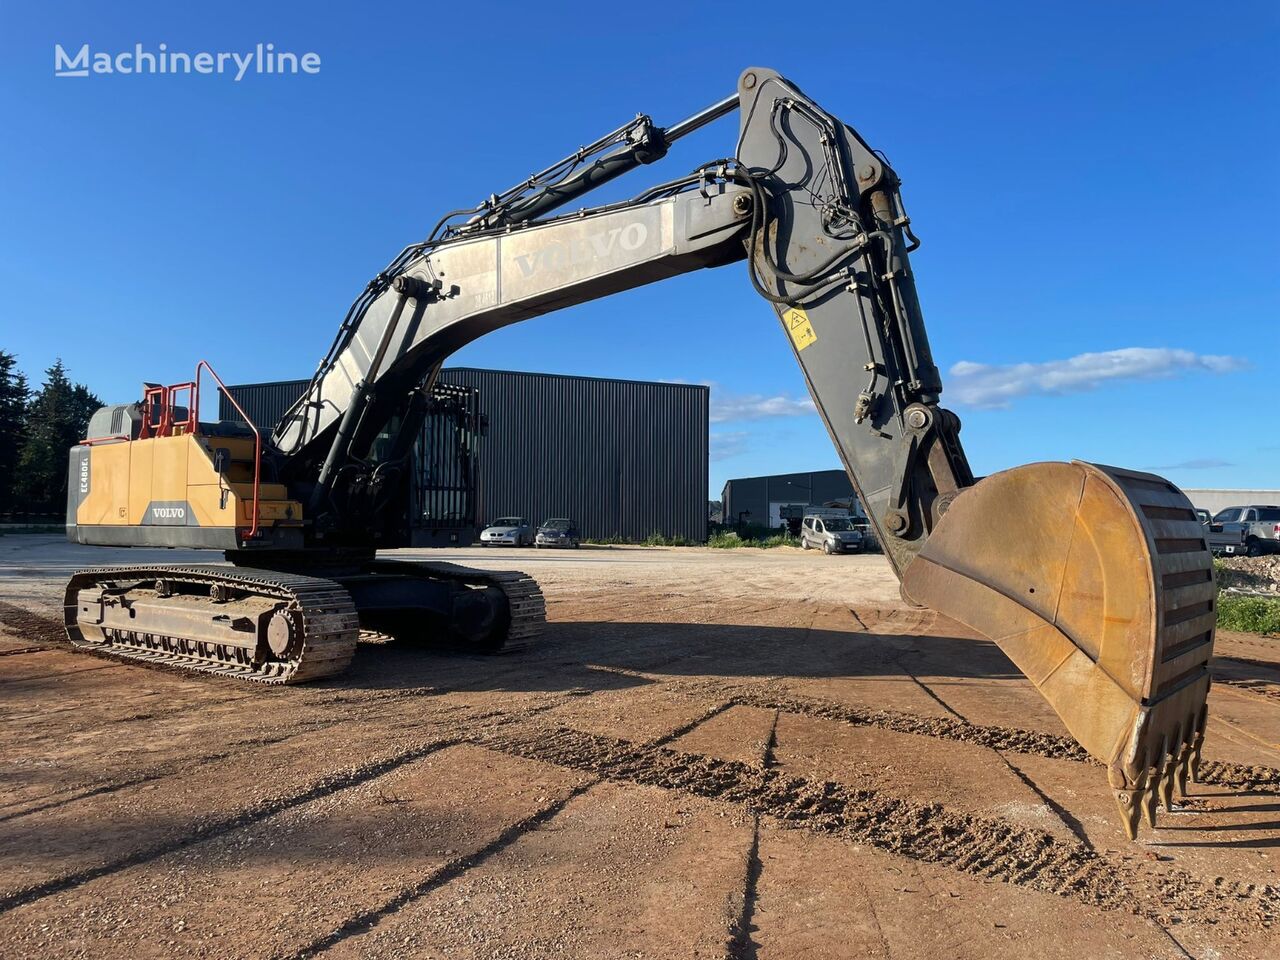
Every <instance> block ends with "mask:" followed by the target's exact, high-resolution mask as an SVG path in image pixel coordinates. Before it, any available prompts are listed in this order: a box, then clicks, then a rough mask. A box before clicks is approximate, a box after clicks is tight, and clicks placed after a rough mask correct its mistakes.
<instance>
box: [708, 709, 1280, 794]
mask: <svg viewBox="0 0 1280 960" xmlns="http://www.w3.org/2000/svg"><path fill="white" fill-rule="evenodd" d="M725 695H726V697H727V699H728V701H729V703H730V704H737V705H741V706H747V707H763V708H765V709H775V710H782V711H784V712H786V713H798V714H803V715H805V716H809V717H815V718H817V719H821V720H836V721H839V722H841V723H849V724H853V725H854V726H870V727H878V728H880V729H883V730H892V731H895V732H897V733H911V734H915V735H917V736H922V737H933V738H935V739H940V740H957V741H960V742H963V743H973V744H977V745H979V746H984V747H989V748H991V749H993V750H996V751H1002V750H1008V751H1011V752H1013V753H1025V754H1029V755H1032V756H1037V757H1047V758H1049V759H1051V760H1071V761H1073V762H1076V763H1087V764H1091V765H1094V766H1098V767H1101V766H1102V764H1100V763H1098V761H1096V760H1094V759H1093V758H1092V757H1090V756H1089V754H1088V753H1087V752H1086V751H1085V749H1084V748H1083V747H1081V746H1080V745H1079V744H1078V743H1076V742H1075V741H1074V740H1072V739H1071V738H1070V737H1059V736H1055V735H1054V734H1051V733H1040V732H1036V731H1031V730H1020V729H1017V728H1016V727H1001V726H993V725H985V724H976V723H970V722H969V721H967V720H963V719H960V718H958V717H957V718H956V719H949V718H945V717H924V716H920V715H918V714H911V713H900V712H897V711H893V710H867V709H863V708H859V707H852V706H848V705H846V704H842V703H837V702H835V701H830V700H822V699H819V698H812V697H796V696H792V695H789V694H785V693H778V692H775V691H770V690H767V689H763V688H760V689H750V690H738V691H736V692H729V691H727V690H726V691H725ZM1199 782H1200V783H1204V784H1210V785H1213V786H1219V787H1228V788H1231V789H1234V790H1257V791H1260V792H1263V793H1274V794H1280V769H1277V768H1275V767H1267V766H1261V765H1257V764H1253V765H1246V764H1242V763H1226V762H1224V761H1220V760H1206V761H1204V762H1203V764H1202V765H1201V767H1200V779H1199Z"/></svg>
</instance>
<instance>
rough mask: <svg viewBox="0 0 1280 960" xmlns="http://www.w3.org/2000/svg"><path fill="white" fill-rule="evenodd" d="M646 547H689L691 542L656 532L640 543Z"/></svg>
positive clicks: (683, 538) (691, 544)
mask: <svg viewBox="0 0 1280 960" xmlns="http://www.w3.org/2000/svg"><path fill="white" fill-rule="evenodd" d="M640 542H641V543H642V544H644V545H645V546H646V547H691V546H693V541H692V540H689V539H687V538H685V537H679V536H676V537H669V536H667V535H666V534H665V533H659V532H658V531H657V530H655V531H653V533H651V534H649V535H648V536H647V537H645V538H644V539H643V540H641V541H640Z"/></svg>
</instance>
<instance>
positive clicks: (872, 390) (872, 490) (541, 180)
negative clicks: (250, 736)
mask: <svg viewBox="0 0 1280 960" xmlns="http://www.w3.org/2000/svg"><path fill="white" fill-rule="evenodd" d="M734 110H737V111H738V114H739V121H740V122H739V128H738V136H737V141H736V144H735V145H734V148H733V151H732V153H731V154H729V155H727V156H725V157H724V158H721V159H716V160H713V161H711V162H709V163H705V164H703V165H701V166H700V167H698V168H697V169H695V170H693V171H692V172H690V173H688V174H686V175H683V176H679V177H677V178H676V179H673V180H669V181H667V182H664V183H661V184H659V185H656V186H652V187H650V188H648V189H646V190H644V191H643V192H642V193H640V194H638V195H637V196H635V197H634V198H633V199H630V200H625V201H620V202H608V203H603V204H601V205H597V206H592V207H585V208H581V209H576V210H572V211H571V212H564V211H563V210H562V208H564V207H565V206H566V205H567V204H570V203H571V202H573V201H574V200H576V199H578V198H579V197H582V196H584V195H585V194H587V193H588V192H590V191H592V190H594V189H596V188H598V187H600V186H602V185H604V184H606V183H608V182H610V181H613V180H614V179H615V178H617V177H619V176H621V175H623V174H625V173H627V172H629V171H632V170H635V169H636V168H637V167H641V166H647V165H650V164H654V163H657V162H658V161H660V160H661V159H662V158H663V157H664V155H665V154H666V153H667V151H668V148H669V147H670V146H671V144H673V143H675V142H676V141H677V140H679V139H680V138H682V137H685V136H687V135H689V134H690V133H692V132H694V131H695V130H698V129H700V128H702V127H704V126H705V125H707V124H710V123H712V122H713V121H715V120H717V119H719V118H721V117H723V116H725V115H727V114H729V113H731V112H732V111H734ZM899 185H900V181H899V178H898V175H897V174H896V173H895V172H894V170H893V169H892V168H891V167H890V165H889V163H888V162H887V160H886V158H885V157H884V155H883V154H882V153H880V152H878V151H876V150H874V149H872V148H871V147H870V146H869V145H868V144H867V142H866V141H865V140H863V138H862V137H861V136H860V135H859V134H858V132H857V131H855V130H854V129H853V128H851V127H849V126H847V125H846V124H844V123H843V122H841V121H840V120H838V119H836V118H835V117H833V116H831V115H830V114H828V113H827V112H825V111H824V110H823V109H822V108H821V107H820V106H818V104H817V103H815V102H814V101H813V100H811V99H810V98H809V97H807V96H806V95H805V94H804V93H803V92H801V90H800V89H799V88H798V87H797V86H796V85H795V84H794V83H792V82H791V81H789V80H787V79H785V78H784V77H782V76H781V75H779V74H778V73H776V72H774V71H773V70H769V69H765V68H760V67H752V68H749V69H747V70H745V71H744V72H743V73H742V74H741V76H740V78H739V80H738V85H737V90H736V92H735V93H733V94H732V95H731V96H729V97H726V98H725V99H723V100H721V101H720V102H718V103H715V104H713V105H711V106H709V107H707V108H706V109H704V110H702V111H700V112H699V113H697V114H695V115H693V116H690V117H688V118H687V119H685V120H683V121H681V122H679V123H676V124H673V125H671V126H667V127H659V126H657V125H655V124H654V122H653V121H652V119H651V118H650V117H648V116H646V115H639V116H637V117H636V118H635V119H634V120H631V121H628V122H626V123H624V124H623V125H621V126H619V127H618V128H617V129H615V130H613V131H612V132H610V133H608V134H606V135H605V136H603V137H601V138H599V139H598V140H596V141H594V142H592V143H591V144H589V145H587V146H584V147H581V148H579V149H578V150H576V151H574V152H573V153H571V154H569V155H568V156H566V157H565V158H563V159H561V160H560V161H558V162H556V163H554V164H552V165H551V166H549V167H547V168H546V169H544V170H542V171H540V172H538V173H535V174H533V175H531V176H530V177H528V179H526V180H524V181H522V182H520V183H518V184H516V185H515V186H514V187H511V188H510V189H508V190H506V191H505V192H503V193H499V194H493V195H491V196H490V197H489V198H488V199H487V200H485V201H484V202H482V203H480V204H479V205H477V206H475V207H472V208H467V209H461V210H455V211H453V212H451V213H449V214H447V215H445V216H444V217H443V218H441V220H440V221H439V223H438V224H437V225H436V226H435V228H434V229H433V230H432V231H431V233H430V234H429V235H428V236H427V239H425V240H423V241H421V242H417V243H413V244H411V245H409V246H407V247H405V248H404V249H403V250H402V251H401V252H400V253H399V255H398V256H396V257H395V259H393V260H392V261H391V263H390V264H388V266H387V267H386V268H385V269H384V270H383V271H382V272H380V273H379V274H378V275H377V276H376V277H374V278H373V280H371V281H370V282H369V284H368V286H367V287H366V288H365V289H364V290H363V292H362V293H361V294H360V296H359V297H357V298H356V300H355V302H354V303H353V304H352V305H351V307H350V309H349V310H348V312H347V314H346V317H345V319H344V320H343V322H342V324H341V326H340V328H339V330H338V333H337V336H336V338H335V340H334V342H333V344H332V346H331V347H330V349H329V351H328V353H327V354H326V355H325V356H324V358H323V359H322V360H321V362H320V364H319V365H318V367H317V369H316V372H315V374H314V376H313V377H312V378H311V380H310V382H309V384H308V386H307V388H306V390H305V392H304V393H303V395H302V396H301V398H300V399H299V400H298V401H297V402H296V403H295V404H294V405H293V406H292V407H291V408H290V409H289V410H288V411H287V412H286V413H285V414H284V416H283V417H282V418H281V419H280V421H279V422H278V423H276V424H275V426H274V429H272V430H271V432H270V433H269V434H267V435H264V433H263V431H262V430H260V429H259V428H258V427H256V426H254V425H252V424H249V425H248V426H244V425H237V426H232V425H230V424H229V423H227V422H219V423H213V424H209V423H202V422H201V421H200V420H199V416H198V412H199V406H200V402H199V392H200V383H201V380H202V378H203V375H204V374H205V373H208V374H210V375H211V376H212V377H213V378H214V379H215V380H216V379H217V377H216V374H214V373H213V371H212V369H211V368H210V367H209V366H208V364H207V363H204V362H203V361H202V362H201V364H200V366H199V367H198V368H197V373H196V378H195V380H194V381H190V382H187V383H183V384H176V385H172V386H158V385H149V386H147V387H146V388H145V390H144V396H143V399H142V401H141V402H139V403H132V404H123V405H116V406H113V407H106V408H104V409H103V410H101V411H99V412H98V414H96V415H95V417H94V419H93V421H92V423H91V428H90V433H91V434H96V435H91V436H89V437H87V438H86V439H85V440H84V441H82V442H81V443H80V444H78V445H77V446H75V447H74V448H73V449H72V450H71V453H70V468H71V472H70V478H71V479H70V483H69V490H68V520H67V522H68V537H69V538H70V539H71V540H72V541H75V542H79V543H84V544H109V545H116V546H126V545H127V546H147V547H157V546H164V547H201V548H208V549H221V550H223V551H224V555H225V558H226V559H227V560H228V561H230V565H225V564H218V565H187V566H179V565H140V566H131V567H106V568H100V569H90V570H82V571H79V572H77V573H75V574H74V575H73V576H72V577H71V580H70V582H69V584H68V586H67V590H66V597H65V611H66V612H65V618H66V629H67V634H68V636H69V638H70V642H71V643H72V644H74V645H75V646H76V647H77V648H86V649H89V650H92V651H94V652H97V653H98V654H100V655H104V656H110V657H116V658H121V659H125V660H132V661H139V662H147V663H157V664H164V665H168V666H170V667H176V668H181V669H186V670H190V671H204V672H208V673H213V674H220V675H223V676H228V677H236V678H241V679H244V680H252V681H258V682H262V683H268V684H280V683H299V682H302V681H308V680H315V679H318V678H321V677H330V676H333V675H335V674H338V673H341V672H342V671H343V670H344V669H345V668H346V666H347V664H348V663H349V661H350V660H351V657H352V653H353V651H354V649H355V646H356V642H357V637H358V631H359V628H360V625H361V623H362V622H369V621H373V620H376V619H377V618H378V617H380V616H391V615H399V616H401V617H407V618H408V619H409V620H410V621H411V622H412V623H413V624H414V625H415V629H416V630H417V631H418V632H419V633H423V632H426V633H432V634H433V635H438V636H439V637H441V638H447V639H448V640H449V642H451V643H455V644H460V645H462V646H463V647H465V648H467V649H471V650H475V651H496V650H499V649H502V648H503V647H504V646H508V645H511V644H513V643H523V642H528V641H529V640H530V639H531V638H533V637H535V636H536V635H537V633H538V631H539V629H540V627H541V624H542V621H543V619H544V602H543V598H542V595H541V593H540V591H539V588H538V585H537V584H536V582H534V581H533V580H532V579H531V578H529V577H527V576H525V575H523V574H520V573H493V572H486V571H480V570H472V569H468V568H466V567H461V566H456V565H452V564H447V563H430V562H406V561H402V560H390V559H379V558H378V556H377V553H376V552H377V550H379V549H380V548H391V547H398V546H404V545H406V544H408V543H409V542H410V540H409V531H408V523H407V519H406V510H405V509H404V507H403V504H404V503H405V485H406V483H407V482H408V480H407V474H408V470H407V466H406V465H407V462H408V460H409V457H410V453H411V451H412V448H413V443H414V439H415V437H416V436H417V435H418V432H419V429H420V427H421V425H422V423H423V418H424V417H425V416H426V415H427V413H428V411H429V409H430V408H431V404H432V388H433V386H434V384H435V381H436V377H437V374H438V372H439V370H440V368H441V365H442V363H443V362H444V361H445V359H446V358H447V357H448V356H449V355H450V354H452V353H453V352H454V351H456V350H458V349H459V348H460V347H462V346H463V345H465V344H467V343H470V342H471V341H473V340H475V339H476V338H478V337H480V336H483V335H484V334H486V333H488V332H490V331H492V330H496V329H498V328H499V327H503V326H507V325H509V324H513V323H517V322H519V321H521V320H526V319H529V318H530V317H536V316H539V315H541V314H545V313H548V312H550V311H554V310H559V309H562V308H564V307H568V306H571V305H574V304H579V303H583V302H586V301H591V300H596V299H599V298H602V297H606V296H609V295H610V294H614V293H618V292H620V291H623V290H628V289H631V288H634V287H638V286H640V285H642V284H649V283H654V282H657V281H659V280H664V279H666V278H668V277H674V276H678V275H680V274H685V273H689V272H691V271H694V270H699V269H702V268H707V267H722V266H726V265H730V264H734V263H738V262H743V261H745V264H746V274H747V279H748V281H749V282H750V283H751V285H752V287H753V288H754V289H755V291H756V292H757V293H758V294H759V295H760V296H761V297H762V298H763V299H764V300H766V301H767V302H768V303H769V304H770V305H772V307H773V309H774V311H775V312H776V314H777V316H778V319H779V320H780V321H781V324H782V328H783V331H784V333H785V336H786V340H787V342H788V344H789V346H790V349H791V351H792V352H793V353H794V355H795V358H796V360H797V361H798V363H799V365H800V369H801V370H802V372H803V374H804V377H805V380H806V382H807V385H808V388H809V391H810V393H811V395H812V397H813V401H814V404H815V405H816V407H817V410H818V413H819V414H820V416H821V418H822V420H823V422H824V424H825V425H826V427H827V430H828V432H829V433H830V435H831V439H832V441H833V443H834V444H835V447H836V450H837V451H838V453H839V455H840V458H841V461H842V462H843V465H844V467H845V469H846V471H847V472H848V474H849V477H850V480H851V481H852V484H853V487H854V489H855V491H856V492H857V496H858V498H859V500H860V502H861V503H862V505H863V506H864V508H865V511H866V514H867V517H868V519H869V521H870V522H871V524H873V525H874V527H875V529H876V533H877V536H878V539H879V541H880V543H881V544H882V545H883V549H884V552H885V555H886V556H887V558H888V561H889V563H890V564H891V565H892V567H893V570H894V572H895V573H896V574H897V576H898V578H899V579H900V581H901V587H902V594H903V597H904V599H905V600H906V601H907V602H909V603H911V604H913V605H916V606H920V607H929V608H932V609H934V610H936V611H939V612H940V613H942V614H944V615H945V616H947V617H950V618H952V619H954V620H956V621H959V622H960V623H963V624H965V625H967V626H968V627H970V628H972V629H973V630H975V631H977V632H978V633H980V634H982V635H984V636H986V637H988V638H990V639H991V640H992V641H994V642H995V643H996V644H997V645H999V647H1000V648H1001V649H1002V650H1003V651H1004V652H1005V653H1006V654H1007V655H1008V657H1009V658H1010V659H1011V660H1012V661H1013V663H1014V664H1015V665H1016V666H1017V667H1018V669H1019V670H1021V671H1022V673H1024V674H1025V675H1026V676H1027V677H1028V678H1029V679H1030V680H1031V682H1032V683H1033V684H1034V685H1035V687H1036V688H1037V689H1038V690H1039V691H1040V693H1041V694H1042V695H1043V696H1044V697H1045V698H1046V699H1047V700H1048V701H1049V703H1050V704H1051V705H1052V707H1053V708H1054V710H1055V711H1056V712H1057V713H1058V715H1059V716H1060V717H1061V719H1062V721H1063V723H1064V724H1065V725H1066V727H1067V729H1068V730H1069V731H1070V732H1071V734H1072V736H1074V737H1075V738H1076V740H1078V741H1079V743H1080V744H1081V745H1082V746H1083V748H1084V749H1085V750H1086V751H1088V753H1089V754H1091V755H1092V756H1093V757H1094V758H1096V759H1097V760H1099V761H1100V762H1101V763H1102V764H1103V765H1104V766H1105V767H1106V770H1107V774H1108V780H1109V784H1110V787H1111V789H1112V790H1113V791H1114V793H1115V797H1116V800H1117V804H1118V806H1119V811H1120V817H1121V821H1122V824H1123V826H1124V829H1125V831H1126V833H1127V834H1128V836H1129V837H1130V838H1131V839H1132V838H1134V837H1136V835H1137V829H1138V825H1139V821H1140V819H1145V820H1146V821H1147V823H1148V824H1149V825H1151V826H1154V825H1155V817H1156V808H1157V805H1158V804H1161V805H1163V806H1164V808H1165V809H1166V810H1168V809H1171V808H1172V805H1173V802H1174V801H1173V797H1174V791H1175V788H1177V789H1178V790H1179V791H1180V792H1182V793H1185V791H1186V786H1187V780H1188V778H1192V779H1194V778H1195V777H1196V775H1197V771H1198V768H1199V765H1200V754H1201V747H1202V743H1203V740H1204V732H1205V722H1206V716H1207V698H1208V691H1209V683H1210V677H1209V670H1208V662H1209V658H1210V655H1211V653H1212V650H1213V640H1214V624H1215V590H1216V585H1215V581H1214V572H1213V563H1212V560H1211V557H1210V553H1209V551H1208V550H1207V549H1206V545H1205V540H1204V532H1203V529H1202V527H1201V525H1200V523H1199V521H1198V520H1197V518H1196V513H1195V510H1194V508H1193V507H1192V505H1191V503H1190V502H1189V501H1188V500H1187V498H1186V497H1185V496H1184V495H1183V494H1182V493H1181V491H1179V490H1178V489H1177V487H1175V486H1174V485H1173V484H1172V483H1170V482H1169V481H1167V480H1164V479H1162V478H1161V477H1158V476H1154V475H1152V474H1149V473H1140V472H1135V471H1132V470H1125V469H1119V468H1116V467H1111V466H1103V465H1101V464H1094V463H1085V462H1080V461H1071V462H1054V463H1033V464H1029V465H1026V466H1021V467H1016V468H1014V469H1010V470H1006V471H1003V472H1001V473H996V474H993V475H990V476H987V477H984V478H982V479H981V480H980V481H978V482H975V478H974V475H973V473H972V471H971V470H970V467H969V464H968V462H967V461H966V458H965V454H964V451H963V449H962V447H961V444H960V420H959V419H958V418H957V416H956V415H955V414H954V413H952V412H951V411H949V410H946V409H944V408H943V407H941V406H940V405H939V399H940V394H941V392H942V382H941V378H940V376H939V373H938V369H937V367H936V366H935V364H934V361H933V358H932V355H931V353H930V348H929V342H928V338H927V336H926V332H925V326H924V320H923V316H922V313H921V308H920V304H919V301H918V299H917V295H916V288H915V282H914V279H913V275H912V270H911V264H910V260H909V256H910V254H911V253H912V252H913V251H915V250H916V249H917V248H918V247H919V245H920V241H919V240H918V239H917V237H916V235H915V233H914V232H913V230H912V225H911V220H910V218H909V217H908V216H907V213H906V210H905V207H904V205H903V200H902V196H901V192H900V189H899ZM217 383H218V385H219V387H221V388H222V389H224V390H225V387H222V384H221V381H220V380H218V381H217ZM184 401H185V402H184ZM244 419H245V420H247V419H248V418H244Z"/></svg>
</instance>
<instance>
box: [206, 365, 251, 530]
mask: <svg viewBox="0 0 1280 960" xmlns="http://www.w3.org/2000/svg"><path fill="white" fill-rule="evenodd" d="M202 370H208V371H209V376H211V377H213V379H214V382H215V383H217V384H218V388H219V389H220V390H221V391H222V393H223V395H224V396H225V397H226V398H227V399H228V400H229V401H231V406H233V407H235V408H236V413H238V414H240V417H241V419H242V420H244V422H245V423H246V424H248V426H249V429H250V430H252V431H253V526H252V527H250V528H249V536H250V537H256V536H257V535H258V483H259V481H260V480H261V478H262V433H261V432H260V431H259V430H258V427H257V425H256V424H255V423H254V422H253V421H252V420H250V419H249V415H248V414H247V413H245V412H244V408H243V407H241V406H240V404H239V403H237V402H236V398H235V397H233V396H232V395H231V391H230V390H228V389H227V385H226V384H225V383H223V382H222V378H221V377H219V376H218V374H217V373H216V372H215V371H214V369H213V367H211V366H209V361H208V360H201V361H200V362H199V363H197V364H196V379H195V392H194V394H193V397H192V402H191V406H192V407H193V409H194V411H195V413H194V414H193V418H194V420H195V423H196V429H195V430H193V431H192V432H193V433H197V432H199V424H200V414H199V411H200V372H201V371H202Z"/></svg>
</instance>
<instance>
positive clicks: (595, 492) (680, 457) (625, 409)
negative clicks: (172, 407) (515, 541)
mask: <svg viewBox="0 0 1280 960" xmlns="http://www.w3.org/2000/svg"><path fill="white" fill-rule="evenodd" d="M439 382H441V383H447V384H453V385H457V386H461V387H469V388H472V389H474V390H477V391H478V392H479V409H480V413H481V415H482V416H483V418H484V421H485V424H486V429H485V431H484V436H483V437H482V439H481V440H480V442H479V453H478V461H479V470H478V497H479V508H478V517H477V519H479V520H482V521H486V522H487V521H491V520H493V519H495V518H497V517H499V516H511V515H518V516H524V517H526V518H528V519H529V520H530V521H532V522H534V523H540V522H541V521H542V520H544V519H547V518H549V517H571V518H572V519H574V520H576V521H577V522H578V528H579V530H580V531H581V533H582V536H583V538H585V539H610V538H618V539H622V540H630V541H636V540H643V539H644V538H646V537H648V536H650V535H651V534H654V533H658V534H662V535H663V536H667V537H684V538H686V539H688V540H691V541H694V542H701V541H703V540H705V539H706V535H707V469H708V454H707V424H708V404H709V393H710V391H709V389H708V388H707V387H705V386H701V385H694V384H677V383H650V382H645V381H634V380H609V379H601V378H596V377H571V376H561V375H558V374H546V373H518V372H512V371H506V370H480V369H475V368H471V367H453V368H445V369H444V370H443V371H441V374H440V377H439ZM306 386H307V381H306V380H284V381H277V382H273V383H254V384H239V385H235V386H231V387H229V389H230V391H231V393H232V394H233V395H234V396H235V398H236V400H237V401H238V402H239V403H240V405H241V406H242V407H243V408H244V410H245V413H246V414H248V416H249V418H250V419H252V420H253V421H254V422H255V423H257V424H259V425H260V426H264V427H269V426H270V425H272V424H274V423H275V422H276V421H277V420H279V419H280V417H281V415H282V414H283V413H284V412H285V411H286V410H287V409H288V408H289V407H290V406H291V405H292V404H293V403H294V402H295V401H296V400H297V399H298V398H299V397H300V396H301V395H302V393H303V391H304V390H305V389H306ZM219 416H220V417H222V418H223V419H225V420H235V419H239V418H238V415H237V414H236V412H235V410H234V408H233V407H232V406H231V404H230V403H228V402H227V400H226V398H225V397H223V398H221V401H220V410H219Z"/></svg>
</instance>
